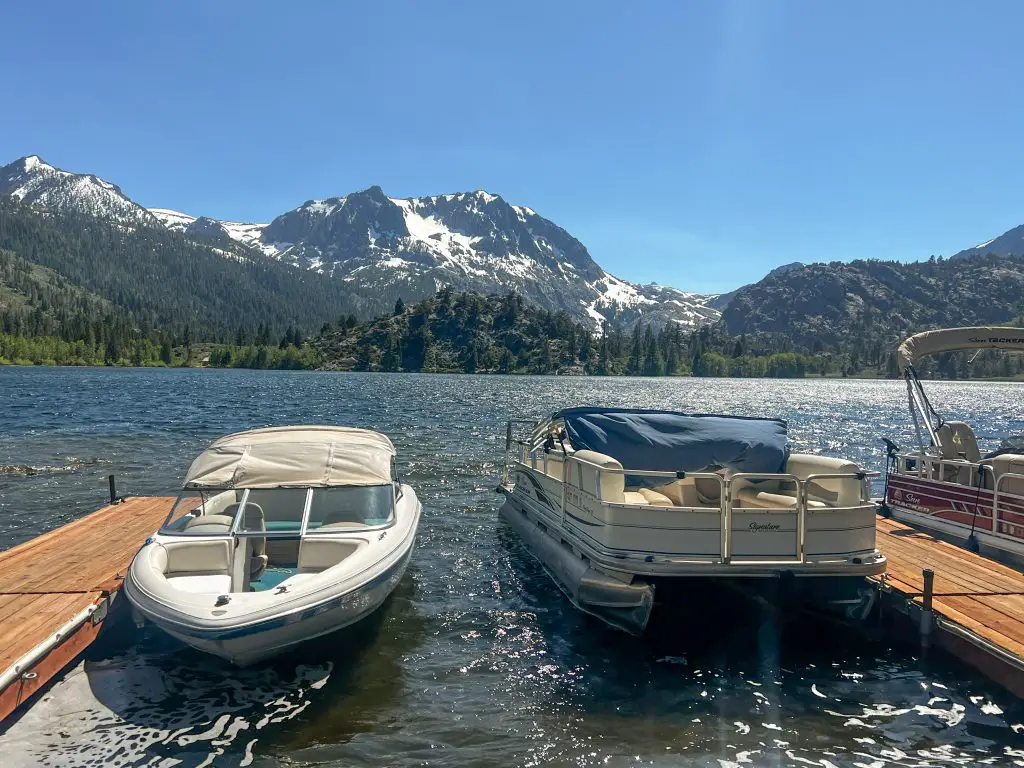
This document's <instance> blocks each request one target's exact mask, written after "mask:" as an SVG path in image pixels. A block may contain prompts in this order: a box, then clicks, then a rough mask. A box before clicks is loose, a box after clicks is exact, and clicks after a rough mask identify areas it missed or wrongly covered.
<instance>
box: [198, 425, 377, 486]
mask: <svg viewBox="0 0 1024 768" xmlns="http://www.w3.org/2000/svg"><path fill="white" fill-rule="evenodd" d="M394 455H395V447H394V446H393V445H392V444H391V441H390V440H389V439H388V438H387V437H385V436H384V435H382V434H380V433H379V432H373V431H371V430H369V429H355V428H351V427H327V426H302V427H267V428H265V429H252V430H249V431H248V432H239V433H237V434H234V435H228V436H227V437H222V438H220V439H219V440H216V441H215V442H214V443H213V444H212V445H211V446H210V447H209V448H207V449H206V450H205V451H203V452H202V453H201V454H200V455H199V457H198V458H197V459H196V460H195V461H193V462H192V466H191V467H189V470H188V475H187V476H186V477H185V487H186V488H197V489H198V488H217V489H230V488H295V487H301V488H309V487H317V488H322V487H327V486H336V485H385V484H387V483H390V482H391V480H392V478H391V460H392V458H393V457H394Z"/></svg>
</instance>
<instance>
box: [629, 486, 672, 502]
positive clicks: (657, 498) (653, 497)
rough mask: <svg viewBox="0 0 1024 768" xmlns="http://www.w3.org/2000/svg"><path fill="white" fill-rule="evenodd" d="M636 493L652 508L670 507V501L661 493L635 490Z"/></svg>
mask: <svg viewBox="0 0 1024 768" xmlns="http://www.w3.org/2000/svg"><path fill="white" fill-rule="evenodd" d="M636 492H637V493H639V494H640V495H641V496H643V497H644V499H645V500H646V501H647V503H648V504H650V505H651V506H654V507H671V506H672V499H670V498H669V497H668V496H666V495H665V494H663V493H659V492H658V491H656V490H652V489H650V488H637V491H636Z"/></svg>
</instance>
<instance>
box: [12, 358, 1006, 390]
mask: <svg viewBox="0 0 1024 768" xmlns="http://www.w3.org/2000/svg"><path fill="white" fill-rule="evenodd" d="M5 368H9V369H15V368H64V369H69V370H125V371H138V370H172V371H253V372H257V371H258V372H261V373H280V372H288V373H337V374H349V373H369V374H373V375H394V374H399V375H401V374H411V375H422V376H495V377H497V376H507V377H509V378H530V377H535V378H558V379H643V380H645V381H657V380H666V381H670V380H674V379H708V380H715V381H723V380H728V381H821V380H827V381H901V380H900V379H891V378H887V377H885V376H878V375H872V374H866V373H863V372H862V373H857V374H853V375H851V376H842V375H839V374H826V375H821V374H806V375H804V376H693V375H690V374H686V375H681V376H630V375H628V374H608V375H603V376H598V375H590V374H558V373H526V372H523V373H498V372H493V373H492V372H487V371H483V372H480V371H478V372H476V373H466V372H465V371H354V370H341V369H337V368H242V367H234V366H213V365H58V364H48V363H12V362H8V361H0V369H5ZM926 381H937V382H947V381H948V382H956V383H959V384H970V383H971V382H978V383H982V384H1021V383H1024V374H1021V375H1018V376H1016V377H1009V378H1007V377H1005V376H993V377H977V378H970V379H926Z"/></svg>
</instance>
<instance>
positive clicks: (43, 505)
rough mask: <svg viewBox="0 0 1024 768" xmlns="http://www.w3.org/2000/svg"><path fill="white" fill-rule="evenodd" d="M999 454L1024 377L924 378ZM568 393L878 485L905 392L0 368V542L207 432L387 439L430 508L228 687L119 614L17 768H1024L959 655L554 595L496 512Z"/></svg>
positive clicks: (732, 607)
mask: <svg viewBox="0 0 1024 768" xmlns="http://www.w3.org/2000/svg"><path fill="white" fill-rule="evenodd" d="M928 389H929V392H930V393H931V394H932V399H933V402H934V404H935V406H936V407H937V408H938V409H939V410H940V411H941V412H945V413H947V414H950V415H956V416H957V417H960V418H963V419H964V420H966V421H969V422H971V423H973V424H974V425H976V428H977V431H978V434H979V437H980V438H981V439H982V441H983V442H984V441H985V440H991V439H994V438H998V437H1000V436H1002V435H1006V434H1010V433H1018V434H1019V433H1021V432H1024V398H1022V397H1021V395H1022V393H1024V388H1022V386H1021V385H1014V384H975V383H938V382H936V383H934V384H932V385H930V386H929V387H928ZM577 404H595V405H624V406H644V407H658V408H671V409H681V410H688V411H695V412H709V411H710V412H725V413H737V414H747V415H764V416H781V417H783V418H785V419H787V420H788V421H789V422H790V430H791V434H792V442H793V444H794V447H795V448H796V449H798V450H804V451H819V452H823V453H827V454H832V455H841V456H846V457H850V458H853V459H855V460H857V461H859V462H861V463H862V464H864V465H865V466H868V467H870V468H873V469H880V468H881V455H882V454H881V440H880V438H881V437H882V436H887V437H891V438H893V439H895V440H896V442H898V443H900V444H901V445H909V444H910V443H911V426H910V422H909V417H908V415H907V411H906V394H905V390H904V389H903V387H902V385H901V384H899V383H898V382H883V381H767V380H756V381H741V380H701V379H678V380H658V379H639V380H637V379H632V380H630V379H596V378H592V379H587V378H546V377H545V378H517V377H471V376H427V375H403V374H320V373H291V372H250V371H230V370H229V371H199V370H195V371H193V370H106V369H86V370H74V369H40V368H31V369H20V368H19V369H16V368H0V547H6V546H10V545H13V544H16V543H18V542H21V541H24V540H26V539H28V538H31V537H33V536H35V535H37V534H39V533H41V532H43V531H45V530H48V529H50V528H53V527H55V526H57V525H60V524H62V523H64V522H67V521H68V520H70V519H72V518H74V517H77V516H80V515H84V514H86V513H88V512H91V511H93V510H94V509H96V508H98V507H99V506H100V505H102V503H103V502H104V500H105V497H106V475H108V474H110V473H113V474H116V475H117V477H118V482H119V488H120V490H121V492H122V493H129V494H136V495H141V494H165V493H168V492H173V491H175V490H176V488H177V486H178V485H179V483H180V482H181V479H182V476H183V473H184V471H185V469H186V468H187V467H188V464H189V462H190V461H191V460H192V458H193V457H194V456H195V455H196V454H197V453H198V452H199V451H200V450H202V448H203V447H204V446H205V445H206V444H207V443H209V442H210V441H211V440H213V439H214V438H216V437H218V436H220V435H223V434H226V433H228V432H233V431H237V430H242V429H246V428H251V427H255V426H262V425H267V424H301V423H336V424H350V425H356V426H366V427H372V428H374V429H378V430H381V431H383V432H385V433H387V434H388V435H389V436H390V437H391V438H392V439H393V440H394V442H395V444H396V446H397V448H398V453H399V470H400V472H401V474H402V477H403V479H404V480H405V481H406V482H409V483H410V484H412V485H413V486H414V487H415V488H416V490H417V492H418V493H419V495H420V498H421V500H422V501H423V505H424V517H423V521H422V525H421V529H420V537H419V541H418V544H417V547H416V550H415V552H414V555H413V561H412V564H411V566H410V569H409V573H408V575H407V576H406V579H405V580H404V581H403V583H402V584H401V585H400V587H399V588H398V590H397V591H396V593H395V594H394V595H393V597H392V599H391V600H389V602H388V603H387V604H386V605H385V607H384V608H383V609H382V610H381V611H380V612H378V614H376V615H375V616H374V617H372V618H371V619H369V620H367V621H365V622H363V623H362V624H361V625H358V626H357V627H355V628H353V629H351V630H347V631H345V632H342V633H338V634H336V635H334V636H332V637H330V638H327V639H325V640H323V641H320V642H317V643H316V644H314V645H312V646H307V647H304V648H303V649H302V651H301V652H299V653H297V654H295V655H292V656H289V657H285V658H282V659H280V660H278V661H276V662H274V663H272V664H269V665H263V666H259V667H255V668H251V669H245V670H237V669H233V668H231V667H228V666H226V665H225V664H224V663H222V662H220V661H219V660H216V659H213V658H207V657H205V656H203V655H202V654H199V653H196V652H193V651H191V650H188V649H185V648H183V647H182V646H180V645H178V644H176V643H175V642H174V641H172V640H170V639H168V638H166V637H165V636H163V635H162V634H160V633H159V632H158V631H156V630H154V629H152V628H150V627H146V628H143V629H142V630H137V629H135V628H134V626H133V625H132V624H131V623H130V622H123V623H122V624H120V625H118V626H117V631H115V632H108V634H107V637H105V638H104V642H103V643H101V644H99V645H98V646H96V647H94V649H93V650H92V651H91V652H90V654H89V655H88V657H87V658H86V660H85V661H84V662H83V663H81V664H79V665H78V666H77V667H75V668H74V669H73V670H72V671H71V672H70V673H69V674H68V675H67V676H66V677H65V679H63V680H62V681H61V682H59V683H58V684H57V685H55V686H54V687H53V688H52V689H51V690H50V691H49V692H48V693H47V694H46V696H45V697H43V699H42V700H40V701H39V702H38V703H37V704H36V705H35V706H34V707H33V708H32V709H30V710H29V711H28V712H27V713H26V714H24V715H23V716H22V717H21V718H20V719H19V720H18V721H17V722H15V723H14V725H13V726H10V727H9V728H8V729H7V731H6V733H4V734H3V735H0V751H2V754H3V757H2V758H0V763H2V764H3V765H4V766H15V765H17V766H21V765H54V766H65V765H96V766H99V765H118V764H125V765H160V766H171V765H185V766H199V765H204V766H205V765H216V766H220V765H228V766H230V765H255V766H278V765H289V766H290V765H317V766H352V765H355V766H362V765H366V766H381V765H386V766H414V765H432V766H531V765H566V766H590V765H609V766H635V765H658V766H668V765H696V766H704V765H707V766H716V767H719V766H721V768H726V767H729V766H737V765H801V766H804V765H815V766H825V767H827V766H872V767H875V766H878V767H881V766H902V765H908V766H909V765H915V766H916V765H935V766H947V765H977V764H994V765H1011V764H1016V765H1024V725H1022V722H1024V706H1022V704H1021V702H1019V701H1017V700H1015V698H1014V697H1013V696H1011V695H1010V694H1008V693H1006V692H1005V691H1003V690H1001V689H1000V688H999V687H997V686H995V685H993V684H992V683H990V682H988V681H986V680H985V679H983V678H981V677H980V676H978V675H976V674H974V673H973V672H971V671H970V669H969V668H967V667H965V666H963V665H961V664H959V663H958V662H957V661H956V660H955V659H951V658H948V657H944V656H939V655H936V656H932V657H930V658H928V659H925V660H921V659H919V658H918V657H917V656H916V655H915V654H914V651H913V648H912V647H906V646H903V645H900V644H897V643H893V642H887V641H886V640H885V639H884V638H883V639H879V638H878V637H874V638H873V639H872V638H868V637H866V636H861V635H859V634H857V633H851V632H850V631H848V630H844V629H840V628H836V627H833V626H831V625H827V624H819V623H814V622H810V621H808V620H807V619H804V618H802V619H799V620H797V621H793V622H782V621H780V620H779V619H778V618H777V617H774V616H772V615H770V614H767V613H766V614H762V613H761V612H760V611H759V609H756V608H753V607H752V606H750V605H738V604H729V603H723V604H721V605H718V606H715V607H714V609H712V610H709V611H708V612H707V613H706V615H705V616H703V618H702V620H700V621H694V622H692V623H691V624H689V625H683V626H678V625H676V626H675V627H674V629H673V631H671V632H668V633H663V634H661V635H660V636H659V635H655V636H647V637H644V638H641V639H637V638H632V637H628V636H625V635H622V634H619V633H616V632H614V631H612V630H610V629H606V628H605V627H603V625H601V624H599V623H596V622H595V621H593V620H591V619H588V618H586V617H584V616H582V615H580V614H579V613H578V612H576V611H575V610H574V609H572V607H571V606H570V605H569V604H568V603H567V602H566V601H565V600H564V599H563V598H562V596H561V594H560V593H559V592H558V590H557V589H556V588H555V587H554V585H553V584H552V583H551V582H550V581H549V580H548V578H547V577H546V575H545V574H544V573H543V571H542V570H541V569H540V567H539V566H538V565H537V564H536V563H535V562H534V561H533V560H532V559H531V557H530V556H529V555H528V554H527V553H525V552H524V551H523V549H522V548H521V547H520V545H519V544H518V541H517V540H516V538H515V537H514V536H513V535H511V533H510V532H509V530H508V529H506V528H505V527H504V526H503V525H502V524H500V523H499V521H498V518H497V509H498V506H499V502H500V497H499V496H498V495H497V494H495V493H494V490H493V489H494V487H495V485H496V483H497V480H498V473H499V468H500V462H501V455H502V450H503V444H504V422H505V420H506V419H507V418H508V417H510V416H535V415H540V414H545V413H548V412H551V411H553V410H555V409H557V408H559V407H562V406H568V405H577Z"/></svg>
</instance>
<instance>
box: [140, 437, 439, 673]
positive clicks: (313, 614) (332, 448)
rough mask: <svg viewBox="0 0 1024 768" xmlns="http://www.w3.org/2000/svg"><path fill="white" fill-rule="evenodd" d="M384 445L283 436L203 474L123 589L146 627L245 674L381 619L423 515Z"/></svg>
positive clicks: (211, 459)
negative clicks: (376, 616) (368, 619)
mask: <svg viewBox="0 0 1024 768" xmlns="http://www.w3.org/2000/svg"><path fill="white" fill-rule="evenodd" d="M394 456H395V449H394V446H393V445H392V444H391V441H390V440H389V439H388V438H387V437H385V436H384V435H382V434H379V433H377V432H372V431H369V430H365V429H349V428H344V427H329V426H303V427H271V428H267V429H255V430H251V431H249V432H241V433H238V434H234V435H229V436H227V437H223V438H221V439H219V440H217V441H216V442H214V443H213V444H212V445H211V446H210V447H209V448H208V449H207V450H206V451H205V452H203V453H202V454H201V455H200V456H199V457H198V458H197V459H196V460H195V461H194V462H193V463H192V466H191V468H190V469H189V471H188V476H187V477H186V480H185V486H184V488H185V490H184V491H183V492H182V493H181V495H180V496H179V497H178V500H177V503H176V504H175V505H174V507H173V509H172V510H171V512H170V515H169V516H168V519H167V521H166V523H165V524H164V527H163V528H162V529H161V530H160V531H159V532H158V533H157V534H156V535H154V536H152V537H151V538H149V539H148V540H147V541H146V544H145V545H144V546H143V547H142V549H141V550H140V551H139V553H138V555H136V557H135V560H134V561H133V562H132V565H131V568H130V569H129V572H128V576H127V578H126V580H125V591H126V593H127V595H128V599H129V600H130V601H131V603H132V605H133V606H134V607H135V608H136V609H137V611H138V612H139V613H140V614H141V615H142V616H143V617H144V618H146V619H149V620H150V621H152V622H153V623H154V624H156V625H158V626H159V627H161V628H162V629H164V630H166V631H167V632H168V633H170V634H171V635H173V636H174V637H177V638H179V639H180V640H182V641H184V642H185V643H187V644H189V645H191V646H194V647H195V648H198V649H199V650H202V651H207V652H209V653H212V654H215V655H217V656H221V657H223V658H225V659H228V660H230V661H232V662H234V663H236V664H250V663H253V662H255V661H258V660H260V659H264V658H267V657H270V656H273V655H275V654H277V653H279V652H281V651H283V650H285V649H287V648H289V647H291V646H294V645H295V644H296V643H300V642H302V641H304V640H308V639H311V638H313V637H317V636H319V635H324V634H326V633H328V632H332V631H334V630H336V629H340V628H342V627H345V626H347V625H349V624H352V623H354V622H356V621H358V620H359V619H361V618H363V617H364V616H366V615H367V614H369V613H370V612H372V611H373V610H375V609H376V608H377V607H378V606H380V605H381V603H383V602H384V600H385V598H386V597H387V596H388V595H389V594H390V593H391V591H392V590H393V589H394V588H395V586H396V585H397V584H398V582H399V581H400V580H401V578H402V574H403V573H404V572H405V569H406V566H407V564H408V562H409V557H410V554H411V552H412V547H413V542H414V540H415V538H416V530H417V526H418V525H419V519H420V503H419V500H418V499H417V498H416V494H415V493H414V492H413V490H412V488H410V487H409V486H408V485H403V484H401V483H400V482H399V481H398V480H397V479H396V476H395V471H394Z"/></svg>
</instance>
